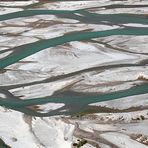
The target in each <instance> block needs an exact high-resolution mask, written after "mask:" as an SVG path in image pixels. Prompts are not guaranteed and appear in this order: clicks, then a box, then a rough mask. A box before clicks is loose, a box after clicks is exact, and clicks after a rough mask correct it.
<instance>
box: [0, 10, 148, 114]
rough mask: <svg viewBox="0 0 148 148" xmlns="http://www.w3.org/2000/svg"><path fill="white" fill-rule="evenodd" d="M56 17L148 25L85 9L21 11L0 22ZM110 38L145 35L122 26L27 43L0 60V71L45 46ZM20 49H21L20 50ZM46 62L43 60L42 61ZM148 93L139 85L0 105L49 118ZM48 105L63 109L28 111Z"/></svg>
mask: <svg viewBox="0 0 148 148" xmlns="http://www.w3.org/2000/svg"><path fill="white" fill-rule="evenodd" d="M75 13H80V14H82V15H83V16H77V15H76V14H75ZM43 14H45V15H52V14H53V15H57V16H58V17H61V18H62V17H64V18H72V19H77V20H79V21H81V22H83V23H84V22H85V23H88V22H89V23H92V24H94V23H95V24H103V22H104V21H107V22H109V23H111V24H119V23H121V24H122V23H139V24H148V19H147V17H145V16H143V15H129V14H95V13H89V12H87V11H86V10H77V11H66V10H63V11H58V10H25V11H21V12H15V13H11V14H6V15H2V16H0V21H4V20H9V19H12V18H19V17H28V16H34V15H43ZM112 35H135V36H139V35H148V28H141V27H137V28H132V27H125V28H119V29H112V30H105V31H96V32H81V33H79V32H78V33H71V34H65V35H64V36H60V37H56V38H52V39H47V40H41V41H37V42H35V43H30V44H27V45H25V46H20V48H19V49H17V50H14V51H13V53H12V54H10V55H8V56H7V57H5V58H3V59H1V60H0V69H4V68H6V67H7V66H9V65H11V64H14V63H16V62H18V61H19V60H22V59H24V58H26V57H28V56H30V55H32V54H35V53H37V52H39V51H41V50H44V49H46V48H49V47H54V46H57V45H62V44H64V43H67V42H71V41H82V40H90V39H93V38H99V37H107V36H112ZM21 47H22V48H21ZM44 60H46V59H44ZM145 93H148V84H143V85H140V86H135V87H133V88H131V89H128V90H124V91H119V92H114V93H110V94H102V95H88V96H85V95H84V96H83V95H82V96H78V95H73V96H70V95H65V94H62V95H61V96H59V97H56V96H54V95H53V96H51V97H46V98H36V99H29V100H12V99H11V98H7V99H5V100H2V99H1V100H0V105H1V106H5V107H7V108H11V109H14V110H17V111H21V112H24V113H26V114H29V115H32V116H50V115H57V114H58V115H59V114H73V113H76V112H81V111H83V110H84V109H85V108H87V107H88V104H90V103H95V102H101V101H108V100H114V99H120V98H123V97H127V96H132V95H139V94H145ZM49 102H54V103H64V104H65V106H64V107H62V108H60V109H57V110H55V111H51V112H50V113H45V114H42V113H37V112H35V111H33V110H31V109H29V108H27V107H28V106H32V105H39V104H46V103H49ZM63 109H68V110H67V111H66V112H61V111H62V110H63Z"/></svg>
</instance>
